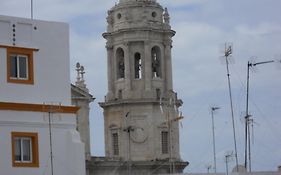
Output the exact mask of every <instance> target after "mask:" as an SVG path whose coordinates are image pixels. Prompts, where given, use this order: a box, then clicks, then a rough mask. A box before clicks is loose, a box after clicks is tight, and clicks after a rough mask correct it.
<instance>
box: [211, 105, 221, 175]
mask: <svg viewBox="0 0 281 175" xmlns="http://www.w3.org/2000/svg"><path fill="white" fill-rule="evenodd" d="M218 109H220V108H219V107H211V114H212V131H213V153H214V171H215V173H217V160H216V141H215V122H214V112H215V111H216V110H218Z"/></svg>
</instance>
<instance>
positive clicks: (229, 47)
mask: <svg viewBox="0 0 281 175" xmlns="http://www.w3.org/2000/svg"><path fill="white" fill-rule="evenodd" d="M232 53H233V44H232V43H225V45H224V56H223V58H224V60H225V63H226V71H227V81H228V91H229V100H230V111H231V119H232V130H233V141H234V156H235V162H236V168H237V171H238V156H237V143H236V131H235V120H234V110H233V100H232V92H231V82H230V71H229V64H230V63H231V61H232V60H231V59H232Z"/></svg>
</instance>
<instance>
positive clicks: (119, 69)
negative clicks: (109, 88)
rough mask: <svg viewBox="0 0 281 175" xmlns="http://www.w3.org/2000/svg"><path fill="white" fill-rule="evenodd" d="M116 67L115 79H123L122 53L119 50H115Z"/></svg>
mask: <svg viewBox="0 0 281 175" xmlns="http://www.w3.org/2000/svg"><path fill="white" fill-rule="evenodd" d="M116 63H117V64H116V65H117V79H120V78H124V75H125V64H124V51H123V49H121V48H118V49H117V50H116Z"/></svg>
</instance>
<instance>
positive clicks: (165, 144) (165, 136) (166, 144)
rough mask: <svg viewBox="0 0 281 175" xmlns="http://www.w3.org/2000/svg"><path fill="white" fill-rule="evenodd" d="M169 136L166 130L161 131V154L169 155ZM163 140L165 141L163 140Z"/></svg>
mask: <svg viewBox="0 0 281 175" xmlns="http://www.w3.org/2000/svg"><path fill="white" fill-rule="evenodd" d="M169 137H170V135H169V132H168V131H166V130H163V131H161V153H162V154H169V153H170V143H169V142H170V140H169V139H170V138H169ZM164 139H165V140H164Z"/></svg>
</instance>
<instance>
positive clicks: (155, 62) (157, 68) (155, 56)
mask: <svg viewBox="0 0 281 175" xmlns="http://www.w3.org/2000/svg"><path fill="white" fill-rule="evenodd" d="M151 57H152V77H154V78H157V77H159V78H161V51H160V48H159V47H157V46H155V47H153V48H152V49H151Z"/></svg>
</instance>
